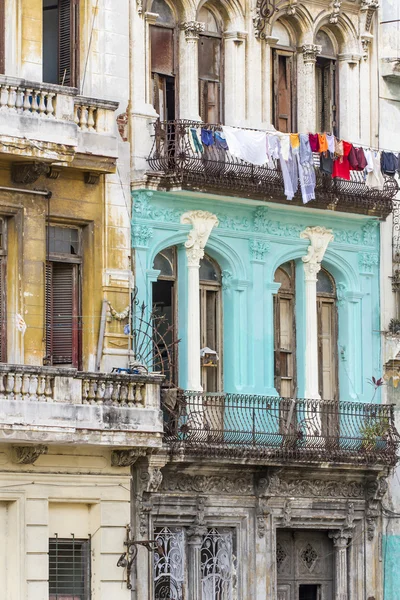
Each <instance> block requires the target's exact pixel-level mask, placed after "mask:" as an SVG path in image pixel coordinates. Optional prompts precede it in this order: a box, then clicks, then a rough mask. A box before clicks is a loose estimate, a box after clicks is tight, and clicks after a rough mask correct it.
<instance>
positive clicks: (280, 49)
mask: <svg viewBox="0 0 400 600" xmlns="http://www.w3.org/2000/svg"><path fill="white" fill-rule="evenodd" d="M271 37H272V38H275V40H276V42H275V47H274V48H272V50H271V51H272V90H271V91H272V107H273V125H274V127H275V128H276V129H278V131H282V132H284V133H289V132H291V131H295V130H296V95H295V89H296V86H295V63H294V60H295V54H294V46H293V40H292V37H291V33H290V31H289V29H288V28H287V27H286V26H285V25H284V24H283V23H282V22H281V21H276V22H275V23H274V25H273V28H272V32H271Z"/></svg>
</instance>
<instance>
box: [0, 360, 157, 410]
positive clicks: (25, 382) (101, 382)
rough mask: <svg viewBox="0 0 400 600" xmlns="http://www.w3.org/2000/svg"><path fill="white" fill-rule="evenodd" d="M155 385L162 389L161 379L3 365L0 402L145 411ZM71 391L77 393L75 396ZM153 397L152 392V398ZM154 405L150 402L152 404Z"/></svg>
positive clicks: (0, 374)
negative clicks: (108, 407)
mask: <svg viewBox="0 0 400 600" xmlns="http://www.w3.org/2000/svg"><path fill="white" fill-rule="evenodd" d="M154 383H156V385H157V386H159V385H160V379H158V380H156V378H155V377H152V376H150V377H147V378H146V377H143V376H135V375H125V374H114V373H86V372H85V373H83V372H78V371H76V370H75V369H62V368H54V367H33V366H28V365H26V366H25V365H6V364H4V365H0V401H1V400H10V401H14V400H19V401H26V402H72V403H74V404H92V405H105V406H107V405H108V406H117V407H118V406H119V407H125V408H129V407H144V406H146V399H147V393H146V388H147V386H148V385H152V384H154ZM152 389H153V388H152ZM71 390H74V391H73V393H71ZM153 396H154V393H153V391H152V392H151V393H150V397H152V398H153ZM152 402H153V400H150V404H152Z"/></svg>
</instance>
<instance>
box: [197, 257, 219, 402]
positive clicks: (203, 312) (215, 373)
mask: <svg viewBox="0 0 400 600" xmlns="http://www.w3.org/2000/svg"><path fill="white" fill-rule="evenodd" d="M199 277H200V346H201V348H202V349H210V350H211V351H213V352H216V354H217V357H215V355H213V354H209V355H207V354H205V356H204V358H203V359H202V360H203V362H202V369H201V378H202V381H201V383H202V386H203V389H204V391H205V392H219V391H221V389H222V302H221V270H220V268H219V266H218V265H217V263H216V262H215V261H213V260H212V259H211V258H210V257H209V256H207V255H205V256H204V258H203V259H202V260H201V262H200V272H199ZM213 357H215V358H213Z"/></svg>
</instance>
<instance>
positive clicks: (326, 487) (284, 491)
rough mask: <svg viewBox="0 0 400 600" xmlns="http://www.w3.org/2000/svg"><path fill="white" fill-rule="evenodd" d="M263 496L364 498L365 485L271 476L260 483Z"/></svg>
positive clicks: (352, 482) (354, 482) (355, 482)
mask: <svg viewBox="0 0 400 600" xmlns="http://www.w3.org/2000/svg"><path fill="white" fill-rule="evenodd" d="M258 490H259V494H260V495H262V496H294V497H300V498H313V497H314V496H317V497H326V498H359V499H363V498H364V485H363V483H362V482H358V481H337V480H335V481H333V480H324V479H290V480H286V479H281V478H280V477H279V476H278V475H271V476H270V477H269V478H267V479H261V480H260V481H259V483H258Z"/></svg>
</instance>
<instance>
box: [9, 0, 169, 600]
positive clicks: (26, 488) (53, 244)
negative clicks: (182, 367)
mask: <svg viewBox="0 0 400 600" xmlns="http://www.w3.org/2000/svg"><path fill="white" fill-rule="evenodd" d="M112 4H113V6H111V5H110V3H104V2H100V3H99V2H91V1H87V2H86V1H81V2H79V1H77V0H74V1H72V0H71V1H70V2H69V1H64V0H59V1H57V0H55V1H54V2H53V1H51V2H49V1H46V0H44V1H43V2H42V1H41V0H33V1H29V2H27V1H26V0H18V1H17V2H16V1H14V0H10V1H8V0H6V2H2V3H1V7H0V123H1V124H0V217H1V251H0V254H1V285H0V288H1V289H0V293H1V362H2V364H1V365H0V456H1V470H0V471H1V472H0V537H1V543H0V546H1V550H0V564H1V567H0V572H1V578H2V590H1V594H0V595H1V597H2V598H4V599H6V598H7V600H22V599H23V598H29V599H32V600H45V599H48V598H52V599H55V598H57V599H61V598H63V599H66V598H69V599H71V598H74V599H76V598H80V599H83V598H89V597H90V598H92V599H93V600H95V599H98V600H100V599H102V598H109V597H112V598H115V599H122V598H129V597H130V592H129V591H128V590H127V588H126V586H125V587H124V586H123V582H124V573H123V571H122V570H121V569H118V568H117V565H116V563H117V560H118V557H119V555H120V554H121V552H122V551H123V549H124V540H125V537H126V525H127V523H128V522H129V519H130V517H129V513H130V473H129V465H127V464H126V461H125V462H124V458H123V457H122V458H121V455H120V454H119V453H118V452H114V453H113V451H114V450H119V449H120V448H121V447H125V448H126V447H128V448H138V450H137V452H138V453H141V454H142V455H143V457H144V458H143V460H144V459H145V456H146V449H147V448H148V447H153V448H154V447H157V446H160V445H161V434H162V421H161V419H160V414H159V386H160V379H159V378H157V376H152V377H147V376H145V375H143V376H140V375H126V374H123V373H122V374H118V373H111V370H112V367H119V366H120V367H121V366H123V367H126V366H127V362H128V359H129V349H130V346H131V337H130V335H129V332H128V333H127V332H124V327H126V326H127V325H128V324H129V307H130V299H131V290H132V275H131V264H130V254H131V252H130V247H131V244H130V206H129V201H128V199H129V191H130V188H129V161H130V156H129V144H128V142H126V141H124V138H125V140H126V136H125V133H126V132H124V117H122V118H121V119H119V120H118V121H119V123H120V129H121V134H122V135H120V133H119V131H118V127H117V117H118V116H119V115H120V114H123V113H124V112H125V110H126V106H127V103H128V99H129V67H128V62H129V27H128V22H129V4H128V2H125V1H123V0H119V1H118V2H117V3H112ZM115 4H116V5H115Z"/></svg>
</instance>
